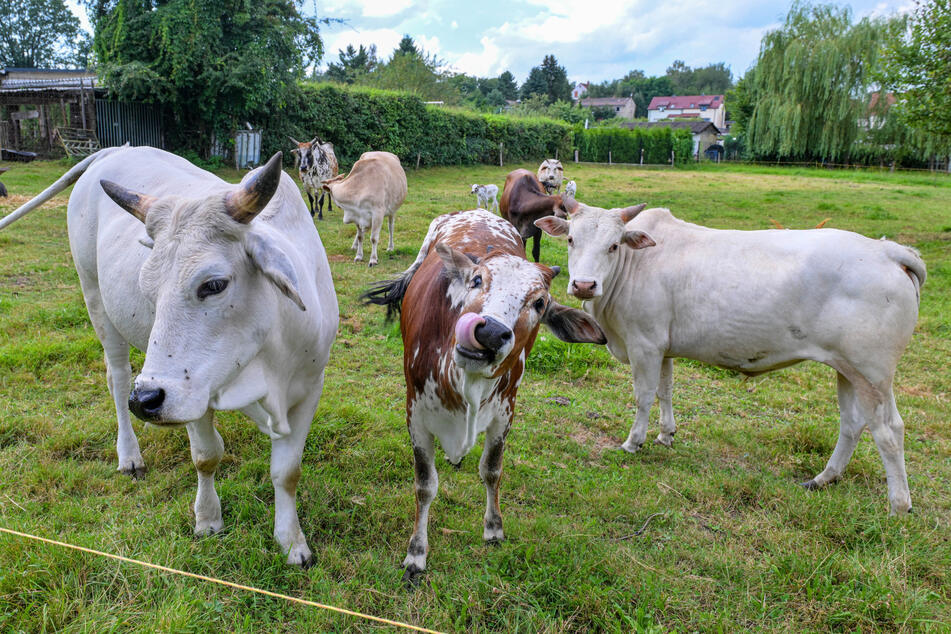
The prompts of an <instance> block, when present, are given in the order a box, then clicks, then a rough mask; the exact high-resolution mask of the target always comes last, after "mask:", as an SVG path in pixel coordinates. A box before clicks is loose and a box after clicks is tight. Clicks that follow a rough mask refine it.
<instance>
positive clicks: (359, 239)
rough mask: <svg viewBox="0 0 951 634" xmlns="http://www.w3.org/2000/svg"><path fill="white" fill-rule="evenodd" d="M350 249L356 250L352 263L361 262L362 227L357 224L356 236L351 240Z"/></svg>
mask: <svg viewBox="0 0 951 634" xmlns="http://www.w3.org/2000/svg"><path fill="white" fill-rule="evenodd" d="M350 248H351V249H356V250H357V254H356V255H354V256H353V261H354V262H363V227H362V226H361V225H360V224H357V235H356V237H355V238H354V239H353V246H352V247H350Z"/></svg>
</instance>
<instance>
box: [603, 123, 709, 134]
mask: <svg viewBox="0 0 951 634" xmlns="http://www.w3.org/2000/svg"><path fill="white" fill-rule="evenodd" d="M621 127H622V128H630V129H633V128H661V127H663V128H673V129H675V130H678V129H680V128H687V129H688V130H690V133H691V134H700V133H701V132H703V131H705V130H706V129H707V128H713V133H714V134H719V133H720V130H719V128H717V127H716V126H715V125H713V124H712V123H710V122H709V121H671V120H670V119H664V120H663V121H628V122H626V123H622V124H621Z"/></svg>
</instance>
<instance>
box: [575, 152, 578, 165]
mask: <svg viewBox="0 0 951 634" xmlns="http://www.w3.org/2000/svg"><path fill="white" fill-rule="evenodd" d="M577 162H578V150H575V163H577Z"/></svg>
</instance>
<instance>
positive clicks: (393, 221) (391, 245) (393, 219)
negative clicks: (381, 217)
mask: <svg viewBox="0 0 951 634" xmlns="http://www.w3.org/2000/svg"><path fill="white" fill-rule="evenodd" d="M387 222H388V224H389V226H388V227H387V228H388V229H389V234H390V243H389V244H388V245H386V250H387V251H392V250H393V249H395V248H396V244H395V243H394V242H393V225H394V224H396V212H394V213H391V214H390V215H389V216H388V217H387Z"/></svg>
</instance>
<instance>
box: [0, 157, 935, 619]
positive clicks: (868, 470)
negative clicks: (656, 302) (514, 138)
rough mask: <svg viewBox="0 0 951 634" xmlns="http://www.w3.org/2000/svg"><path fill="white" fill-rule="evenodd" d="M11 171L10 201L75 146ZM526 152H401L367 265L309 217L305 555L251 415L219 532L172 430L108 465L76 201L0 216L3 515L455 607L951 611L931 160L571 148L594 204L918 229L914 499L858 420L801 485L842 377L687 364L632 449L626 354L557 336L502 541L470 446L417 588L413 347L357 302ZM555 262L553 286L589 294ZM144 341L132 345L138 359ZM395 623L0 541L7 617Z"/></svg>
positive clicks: (535, 396)
mask: <svg viewBox="0 0 951 634" xmlns="http://www.w3.org/2000/svg"><path fill="white" fill-rule="evenodd" d="M12 167H13V169H12V170H11V171H9V172H8V173H7V174H5V175H4V179H3V180H4V182H5V183H6V185H7V186H8V188H9V189H10V191H11V194H13V196H12V198H10V199H6V200H4V199H0V214H2V215H5V214H7V213H9V212H10V211H12V210H13V209H14V208H16V207H17V206H18V205H19V204H22V202H24V201H25V200H26V199H27V198H28V197H30V196H32V195H34V194H36V193H38V192H39V191H41V190H42V189H43V188H44V187H46V186H47V185H48V184H50V183H52V182H53V181H54V180H55V179H56V178H57V177H58V176H59V175H60V174H61V173H62V172H63V171H64V170H65V169H66V164H65V163H60V162H51V163H33V164H29V165H20V164H17V165H13V166H12ZM513 167H514V166H507V167H506V168H504V169H503V168H498V167H496V168H493V167H486V166H477V167H458V168H440V169H429V170H422V171H418V172H414V171H410V172H409V174H408V177H409V197H408V199H407V202H406V204H405V205H404V206H403V207H402V209H401V210H400V215H399V217H398V218H397V224H396V233H397V235H396V245H397V250H396V251H395V253H392V254H386V255H383V252H382V251H381V259H380V266H378V267H377V268H375V269H367V268H366V267H365V266H363V265H357V264H354V263H353V262H352V261H351V252H350V250H349V248H348V247H349V245H350V242H351V240H352V237H353V228H352V226H344V225H343V224H342V223H341V222H340V216H341V214H340V212H339V211H334V212H332V213H330V214H329V216H328V215H327V214H326V213H325V220H324V221H323V222H322V223H320V224H319V227H318V228H319V230H320V234H321V237H322V239H323V241H324V245H325V246H326V248H327V252H328V254H329V257H330V260H331V266H332V269H333V274H334V283H335V286H336V290H337V294H338V297H339V300H340V311H341V320H340V321H341V323H340V331H339V333H338V336H337V340H336V343H335V344H334V349H333V352H332V355H331V360H330V365H329V367H328V368H327V382H326V387H325V389H324V395H323V400H322V401H321V404H320V408H319V409H318V411H317V415H316V419H315V423H314V426H313V428H312V431H311V433H310V437H309V439H308V443H307V448H306V451H305V455H304V472H303V478H302V480H301V484H300V489H299V508H300V515H301V523H302V526H303V529H304V532H305V534H306V535H307V537H308V540H309V544H310V546H311V548H312V549H313V551H314V556H315V560H316V565H315V566H314V567H313V568H311V569H309V570H300V569H296V568H290V567H288V566H286V565H285V564H284V557H283V556H282V554H281V553H280V550H279V548H278V547H277V545H276V544H275V543H274V542H273V541H272V538H271V531H272V522H273V519H272V518H273V516H272V514H273V508H272V501H273V489H272V485H271V482H270V477H269V472H268V446H269V442H268V439H267V438H266V437H265V436H264V435H262V434H261V433H259V432H258V431H257V430H256V428H255V427H254V425H253V423H251V422H250V421H249V420H247V419H245V418H244V417H242V416H241V415H239V414H235V413H223V414H221V415H219V416H218V418H217V420H218V423H219V428H220V430H221V434H222V436H223V438H224V441H225V451H226V455H225V458H224V461H223V462H222V464H221V467H220V470H219V476H218V478H217V486H218V491H219V494H220V496H221V500H222V505H223V513H224V521H225V530H224V531H223V533H222V534H220V535H219V536H215V537H210V538H203V539H196V538H194V537H193V536H192V524H193V518H192V513H191V510H190V505H191V503H192V500H193V498H194V494H195V483H196V476H195V470H194V467H193V465H192V462H191V459H190V456H189V451H188V441H187V436H186V434H185V431H184V430H177V431H163V430H159V429H154V428H150V427H145V426H143V425H142V424H141V423H138V422H136V423H135V426H136V432H137V434H138V436H139V442H140V444H141V447H142V453H143V455H144V456H145V460H146V462H147V465H148V468H149V471H148V474H147V476H146V478H145V479H144V480H141V481H135V480H132V479H130V478H128V477H126V476H123V475H120V474H119V473H117V472H116V470H115V467H116V452H115V417H114V412H113V408H112V404H111V399H110V397H109V395H108V392H107V389H106V385H105V371H104V365H103V361H102V352H101V348H100V345H99V342H98V340H97V339H96V337H95V335H94V333H93V330H92V328H91V326H90V324H89V321H88V317H87V315H86V310H85V307H84V305H83V301H82V295H81V293H80V290H79V285H78V280H77V277H76V273H75V271H74V269H73V265H72V260H71V257H70V254H69V246H68V242H67V237H66V222H65V205H66V196H65V195H62V196H60V197H58V198H56V199H55V200H54V201H52V202H51V203H49V204H48V205H47V206H46V207H45V208H44V209H42V210H38V211H35V212H34V213H32V214H31V215H30V216H28V217H27V218H26V219H24V220H21V221H20V222H18V223H17V224H15V225H13V226H12V227H11V228H9V229H7V230H5V231H3V232H2V233H0V525H2V526H4V527H7V528H11V529H15V530H20V531H25V532H31V533H35V534H38V535H41V536H46V537H51V538H56V539H62V540H65V541H68V542H71V543H74V544H79V545H82V546H87V547H90V548H96V549H101V550H106V551H109V552H113V553H117V554H121V555H125V556H128V557H133V558H139V559H144V560H148V561H151V562H154V563H158V564H162V565H167V566H171V567H176V568H181V569H184V570H188V571H191V572H195V573H200V574H207V575H212V576H216V577H221V578H224V579H227V580H230V581H234V582H238V583H242V584H249V585H254V586H258V587H261V588H265V589H268V590H272V591H276V592H283V593H288V594H292V595H296V596H301V597H304V598H308V599H311V600H315V601H319V602H323V603H329V604H333V605H338V606H342V607H347V608H350V609H353V610H359V611H364V612H368V613H372V614H375V615H379V616H384V617H388V618H393V619H399V620H405V621H409V622H412V623H415V624H419V625H424V626H426V627H430V628H434V629H439V630H446V631H463V630H470V631H488V630H494V631H507V632H508V631H524V632H535V631H551V632H558V631H633V630H637V631H672V630H678V631H736V630H738V629H753V630H768V631H801V630H827V629H834V630H842V631H856V630H862V631H872V630H914V631H919V630H933V631H948V629H949V628H951V437H949V436H951V434H949V427H948V422H949V418H951V367H949V366H951V363H949V362H951V179H949V178H946V177H935V176H930V175H920V176H915V175H898V174H895V175H889V174H867V173H857V174H856V173H850V172H835V173H829V172H820V171H815V170H796V171H795V172H791V171H785V170H776V169H769V168H742V169H734V168H727V167H721V168H707V169H698V170H677V171H668V170H646V169H641V170H638V169H633V168H627V167H618V166H615V167H607V166H586V165H582V166H576V165H574V164H569V165H567V169H566V171H567V176H568V177H569V178H573V179H575V180H576V181H577V182H578V187H579V191H578V197H579V199H581V200H583V201H585V202H587V203H589V204H595V205H598V206H602V207H611V206H621V205H627V204H632V203H636V202H641V201H646V202H648V203H650V205H652V206H669V207H670V208H671V209H672V210H673V211H674V213H675V214H677V215H679V216H680V217H682V218H684V219H687V220H691V221H695V222H699V223H703V224H707V225H710V226H714V227H721V228H727V227H729V228H743V229H763V228H770V227H771V224H770V221H769V219H770V218H774V219H776V220H777V221H778V222H781V223H782V224H783V225H785V226H787V227H790V228H808V227H812V226H814V225H815V224H816V223H817V222H819V221H821V220H823V219H824V218H827V217H828V218H831V220H830V221H829V223H828V226H832V227H837V228H841V229H850V230H854V231H858V232H860V233H863V234H865V235H868V236H873V237H876V238H877V237H880V236H882V235H887V236H888V237H890V238H895V239H897V240H899V241H901V242H903V243H905V244H909V245H913V246H915V247H916V248H918V249H920V250H921V253H922V255H923V257H924V259H925V261H926V262H927V264H928V281H927V283H926V284H925V287H924V289H923V294H922V303H921V315H920V319H919V325H918V331H917V333H916V335H915V338H914V339H913V341H912V343H911V344H910V346H909V348H908V350H907V352H906V354H905V356H904V358H903V359H902V362H901V365H900V366H899V371H898V376H897V379H896V384H897V389H896V394H897V397H898V406H899V409H900V411H901V412H902V414H903V417H904V419H905V423H906V437H905V449H906V451H905V455H906V461H907V467H908V472H909V484H910V487H911V494H912V500H913V502H914V509H915V513H914V515H912V516H909V517H907V518H902V519H895V518H890V517H889V516H888V502H887V497H886V486H885V477H884V475H885V474H884V469H883V467H882V464H881V461H880V460H879V457H878V453H877V451H876V449H875V446H874V443H873V442H872V440H871V437H870V436H869V435H868V434H864V435H863V439H862V441H861V442H860V443H859V447H858V449H857V450H856V452H855V456H854V457H853V459H852V462H851V464H850V465H849V468H848V470H847V471H846V474H845V476H844V478H843V479H842V480H841V481H840V482H839V483H837V484H835V485H833V486H830V487H828V488H827V489H825V490H822V491H816V492H808V491H805V490H803V489H802V488H801V487H799V486H798V485H797V483H798V482H800V481H803V480H807V479H809V478H810V477H812V476H813V475H815V474H816V473H818V472H819V471H821V470H822V468H823V467H824V465H825V463H826V460H827V459H828V458H829V456H830V455H831V452H832V448H833V446H834V444H835V440H836V437H837V433H838V409H837V407H836V405H835V373H834V372H833V371H832V370H831V369H829V368H827V367H825V366H821V365H818V364H803V365H800V366H796V367H794V368H790V369H787V370H784V371H781V372H777V373H773V374H769V375H765V376H762V377H758V378H755V379H750V380H744V379H743V378H742V377H741V376H740V375H737V374H734V373H732V372H728V371H725V370H720V369H717V368H711V367H706V366H703V365H700V364H697V363H692V362H687V361H677V362H676V363H675V387H674V408H675V412H676V414H677V415H678V423H679V433H678V434H677V437H676V439H675V442H674V446H673V447H672V448H670V449H668V448H665V447H662V446H659V445H654V444H652V443H648V444H647V445H645V447H644V449H643V450H642V451H641V453H639V454H637V455H628V454H625V453H623V452H620V451H618V450H617V449H616V447H617V445H618V444H619V443H620V442H621V441H622V440H623V439H624V437H625V435H626V434H627V431H628V429H629V427H630V424H631V422H632V420H633V410H632V408H633V404H634V398H633V393H632V388H631V384H630V380H629V370H628V369H627V368H626V367H625V366H623V365H621V364H619V363H618V362H616V361H615V360H613V359H612V358H611V357H610V356H609V354H608V353H607V351H606V350H605V349H604V348H600V347H593V346H581V345H574V346H569V345H567V344H562V343H560V342H557V341H556V340H554V338H553V337H552V336H551V335H550V334H544V333H543V334H542V335H541V336H540V338H539V340H538V342H537V344H536V346H535V349H534V351H533V352H532V355H531V357H530V359H529V363H528V371H527V373H526V378H525V380H524V381H523V383H522V387H521V390H520V393H519V405H518V410H517V412H516V415H515V422H514V425H513V429H512V432H511V434H510V436H509V442H508V443H507V446H506V452H505V459H504V468H505V476H504V478H503V482H502V514H503V517H504V521H505V532H506V536H507V538H508V539H507V541H506V542H504V543H503V544H502V545H500V546H498V547H488V546H485V545H483V543H482V539H481V531H482V513H483V510H484V500H485V497H484V495H485V494H484V489H483V487H482V485H481V483H480V482H479V477H478V474H477V463H478V453H477V452H478V451H479V450H480V449H479V448H478V447H477V448H476V449H475V450H473V453H472V454H470V455H469V456H467V457H466V458H465V460H464V461H463V464H462V468H461V469H460V470H458V471H456V470H453V469H452V468H451V467H450V466H449V465H448V464H446V463H445V462H442V461H441V462H440V463H438V466H439V470H440V492H439V495H438V497H437V499H436V502H435V503H434V505H433V509H432V514H431V518H432V520H431V525H430V546H431V552H430V556H429V562H428V565H429V571H428V573H427V574H426V577H425V580H424V582H423V583H422V584H421V585H420V587H419V588H417V589H415V590H406V589H404V588H403V586H402V584H401V581H400V579H401V571H400V570H399V568H398V565H399V563H400V561H401V560H402V558H403V555H404V553H405V548H406V543H407V540H408V538H409V535H410V532H411V529H412V521H413V513H414V499H413V486H412V481H413V469H412V453H411V451H410V445H409V439H408V435H407V433H406V429H405V420H404V416H405V414H404V396H405V391H404V390H405V388H404V384H403V376H402V362H401V342H400V337H399V330H398V328H397V327H396V326H395V325H385V324H384V323H383V316H382V311H381V310H379V309H378V307H364V306H361V305H360V304H359V302H358V300H357V297H358V295H359V293H360V291H361V290H362V289H363V288H365V287H366V286H367V284H368V283H370V282H371V281H374V280H378V279H383V278H389V277H392V276H394V275H395V274H397V273H398V272H401V271H402V270H404V269H405V268H406V267H407V266H408V265H409V264H410V262H412V260H413V258H414V257H415V254H416V252H417V250H418V248H419V244H420V242H421V240H422V237H423V235H424V233H425V230H426V226H427V224H428V223H429V221H430V219H431V218H433V217H434V216H435V215H438V214H440V213H444V212H447V211H453V210H457V209H463V208H470V207H471V206H472V204H473V202H474V197H472V196H470V195H469V194H468V190H469V185H470V184H471V183H476V182H478V183H486V182H494V183H497V184H498V185H500V186H501V184H502V182H503V180H504V176H505V174H506V173H507V171H508V170H509V169H511V168H513ZM222 175H223V176H224V177H225V178H228V179H230V180H236V179H237V178H239V177H240V174H238V173H237V172H233V171H228V172H224V173H223V174H222ZM381 242H382V241H381ZM384 244H385V243H384ZM542 260H543V261H544V262H546V263H549V264H559V265H562V266H565V265H566V264H567V259H566V251H565V246H564V243H563V242H558V241H555V240H553V239H549V238H546V239H544V241H543V248H542ZM566 281H567V276H566V275H563V276H561V277H559V278H557V279H556V280H555V285H554V288H553V293H554V294H555V296H556V298H558V299H559V301H562V302H564V303H568V304H571V305H577V302H575V301H574V300H573V299H569V298H567V297H566V294H565V284H566ZM141 364H142V355H141V354H138V353H135V354H134V356H133V373H135V372H137V370H138V368H139V367H141ZM654 415H655V421H654V422H652V430H654V429H655V428H654V427H653V425H655V424H656V412H655V413H654ZM652 433H656V432H652ZM651 516H653V518H652V519H651V521H650V522H649V523H647V525H646V527H645V526H644V525H645V521H646V520H647V519H648V518H649V517H651ZM642 527H643V531H642V532H641V533H640V534H635V533H637V532H638V529H641V528H642ZM378 627H380V626H378V625H374V624H371V623H368V622H366V621H361V620H357V619H354V618H350V617H343V616H338V615H334V614H331V613H329V612H325V611H321V610H317V609H315V608H310V607H302V606H296V605H293V604H288V603H285V602H283V601H280V600H277V599H270V598H265V597H260V596H256V595H252V594H249V593H247V592H243V591H239V590H231V589H227V588H222V587H219V586H214V585H210V584H207V583H202V582H199V581H194V580H189V579H183V578H179V577H172V576H169V575H167V574H164V573H160V572H155V571H148V570H143V569H140V568H137V567H134V566H132V565H129V564H120V563H117V562H114V561H111V560H105V559H100V558H96V557H94V556H91V555H86V554H80V553H76V552H72V551H65V550H63V549H61V548H58V547H54V546H48V545H42V544H36V543H33V542H27V541H25V540H23V539H19V538H14V537H10V536H7V535H0V631H3V632H11V631H21V630H22V631H71V632H79V631H82V632H86V631H94V632H105V631H130V630H131V631H175V632H179V631H181V632H193V631H194V632H205V631H208V632H218V631H242V632H247V631H288V632H293V631H328V630H333V631H349V630H357V631H363V630H371V629H377V628H378Z"/></svg>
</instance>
